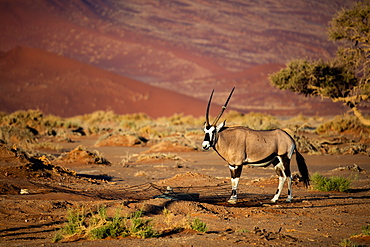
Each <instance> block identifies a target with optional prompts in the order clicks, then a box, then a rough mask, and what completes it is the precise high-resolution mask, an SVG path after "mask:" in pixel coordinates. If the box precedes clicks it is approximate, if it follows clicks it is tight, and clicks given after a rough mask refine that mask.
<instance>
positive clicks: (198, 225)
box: [190, 218, 207, 232]
mask: <svg viewBox="0 0 370 247" xmlns="http://www.w3.org/2000/svg"><path fill="white" fill-rule="evenodd" d="M190 228H191V229H193V230H195V231H198V232H206V231H207V224H206V223H204V222H203V221H201V220H200V219H199V218H195V219H194V220H193V221H192V222H191V223H190Z"/></svg>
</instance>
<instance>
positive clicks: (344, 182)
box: [311, 173, 351, 192]
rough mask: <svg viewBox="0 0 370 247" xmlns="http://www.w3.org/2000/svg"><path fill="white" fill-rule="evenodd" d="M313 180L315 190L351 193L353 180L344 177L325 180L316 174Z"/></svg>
mask: <svg viewBox="0 0 370 247" xmlns="http://www.w3.org/2000/svg"><path fill="white" fill-rule="evenodd" d="M311 180H312V182H313V184H314V189H316V190H319V191H326V192H328V191H339V192H349V191H350V190H351V188H350V187H351V180H349V179H347V178H344V177H330V178H325V177H323V176H322V175H320V174H318V173H315V174H313V176H312V178H311Z"/></svg>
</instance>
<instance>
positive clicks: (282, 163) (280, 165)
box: [271, 156, 293, 202]
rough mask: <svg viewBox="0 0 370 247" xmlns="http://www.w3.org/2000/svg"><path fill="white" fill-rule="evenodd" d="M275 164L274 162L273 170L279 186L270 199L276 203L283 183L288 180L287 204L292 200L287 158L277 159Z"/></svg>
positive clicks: (290, 177) (288, 160)
mask: <svg viewBox="0 0 370 247" xmlns="http://www.w3.org/2000/svg"><path fill="white" fill-rule="evenodd" d="M277 161H278V162H277V163H276V162H274V163H273V165H274V168H275V171H276V173H277V175H278V176H279V185H278V189H277V190H276V194H275V196H274V197H273V198H272V199H271V201H272V202H276V201H277V200H278V199H279V197H280V194H281V191H282V190H283V187H284V183H285V181H286V180H287V179H288V198H287V200H286V201H287V202H290V201H291V200H292V198H293V197H292V176H291V172H290V159H289V158H288V157H280V156H278V157H277Z"/></svg>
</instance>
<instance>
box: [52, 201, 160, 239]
mask: <svg viewBox="0 0 370 247" xmlns="http://www.w3.org/2000/svg"><path fill="white" fill-rule="evenodd" d="M142 215H143V212H142V211H141V210H139V211H136V212H134V213H132V214H130V215H129V216H127V217H122V216H121V214H120V211H117V212H116V214H115V216H114V217H108V215H107V210H106V208H105V207H104V206H103V207H99V208H98V209H97V212H89V213H87V212H86V211H85V209H84V208H83V207H82V208H79V209H76V210H68V213H67V223H66V225H65V226H64V227H62V228H61V230H60V232H59V233H57V234H56V235H55V236H54V238H53V239H52V241H53V242H58V241H60V240H62V239H63V238H65V237H70V236H74V235H79V236H81V237H82V238H90V239H104V238H107V237H112V238H116V237H119V236H122V237H127V236H134V237H140V238H151V237H156V236H158V233H157V231H155V230H154V229H153V226H152V224H151V220H149V219H143V218H142Z"/></svg>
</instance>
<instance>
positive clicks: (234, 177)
mask: <svg viewBox="0 0 370 247" xmlns="http://www.w3.org/2000/svg"><path fill="white" fill-rule="evenodd" d="M229 169H230V174H231V196H230V199H229V200H228V201H227V202H228V203H230V204H236V201H237V199H238V196H237V190H238V184H239V179H240V175H241V174H242V169H243V166H242V165H240V166H232V165H229Z"/></svg>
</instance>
